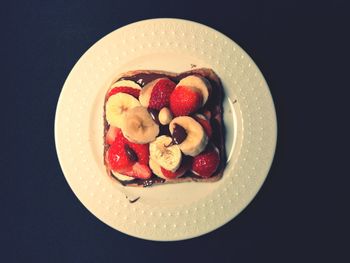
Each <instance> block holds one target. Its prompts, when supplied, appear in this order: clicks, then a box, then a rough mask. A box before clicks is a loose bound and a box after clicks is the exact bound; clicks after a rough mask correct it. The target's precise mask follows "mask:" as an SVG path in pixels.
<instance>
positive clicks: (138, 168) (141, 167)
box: [131, 162, 152, 179]
mask: <svg viewBox="0 0 350 263" xmlns="http://www.w3.org/2000/svg"><path fill="white" fill-rule="evenodd" d="M132 171H133V175H131V176H133V177H136V178H140V179H148V178H150V177H151V175H152V172H151V169H150V168H149V167H148V166H147V165H145V164H140V163H139V162H136V163H135V164H134V165H133V166H132Z"/></svg>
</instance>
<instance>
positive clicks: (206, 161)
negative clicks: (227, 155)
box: [192, 147, 220, 178]
mask: <svg viewBox="0 0 350 263" xmlns="http://www.w3.org/2000/svg"><path fill="white" fill-rule="evenodd" d="M219 164H220V156H219V153H218V150H217V149H216V148H214V147H208V148H207V149H206V150H205V151H204V152H202V153H201V154H199V155H197V156H196V157H194V158H193V162H192V172H193V173H195V174H197V175H198V176H201V177H204V178H208V177H210V176H212V175H213V174H214V173H215V171H216V169H217V168H218V166H219Z"/></svg>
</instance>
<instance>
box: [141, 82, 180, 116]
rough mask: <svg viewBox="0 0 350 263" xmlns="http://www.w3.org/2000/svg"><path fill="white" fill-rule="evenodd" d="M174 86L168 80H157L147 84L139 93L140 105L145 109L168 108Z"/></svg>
mask: <svg viewBox="0 0 350 263" xmlns="http://www.w3.org/2000/svg"><path fill="white" fill-rule="evenodd" d="M175 86H176V84H175V83H174V82H172V81H171V80H170V79H168V78H159V79H155V80H153V81H151V82H150V83H148V84H147V85H146V86H145V87H143V89H142V90H141V93H140V97H139V99H140V103H141V105H142V106H144V107H146V108H151V109H155V110H161V109H162V108H163V107H167V106H169V100H170V95H171V93H172V92H173V90H174V88H175Z"/></svg>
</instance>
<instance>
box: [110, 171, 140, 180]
mask: <svg viewBox="0 0 350 263" xmlns="http://www.w3.org/2000/svg"><path fill="white" fill-rule="evenodd" d="M112 174H113V175H114V176H115V177H116V178H117V179H118V180H120V181H131V180H134V179H135V178H134V177H131V176H127V175H124V174H120V173H118V172H116V171H112Z"/></svg>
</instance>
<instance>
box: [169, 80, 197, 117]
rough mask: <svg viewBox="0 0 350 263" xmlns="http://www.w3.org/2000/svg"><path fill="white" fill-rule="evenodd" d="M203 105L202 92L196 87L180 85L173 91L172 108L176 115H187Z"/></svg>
mask: <svg viewBox="0 0 350 263" xmlns="http://www.w3.org/2000/svg"><path fill="white" fill-rule="evenodd" d="M201 105H202V94H201V93H200V92H198V91H196V90H195V89H194V88H191V87H187V86H178V87H176V89H175V90H174V91H173V93H171V96H170V109H171V111H172V113H173V114H174V116H176V117H177V116H186V115H190V114H191V113H194V112H195V111H196V110H198V108H199V107H200V106H201Z"/></svg>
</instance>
